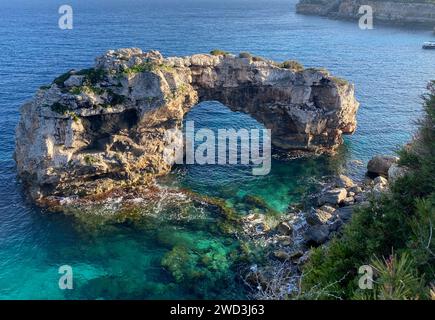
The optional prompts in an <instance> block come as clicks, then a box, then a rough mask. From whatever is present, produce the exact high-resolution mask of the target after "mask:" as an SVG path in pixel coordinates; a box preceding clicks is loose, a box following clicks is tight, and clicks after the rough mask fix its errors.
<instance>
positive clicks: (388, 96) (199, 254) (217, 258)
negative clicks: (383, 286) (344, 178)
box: [0, 0, 435, 299]
mask: <svg viewBox="0 0 435 320" xmlns="http://www.w3.org/2000/svg"><path fill="white" fill-rule="evenodd" d="M60 4H62V3H61V2H60V1H53V0H47V1H42V0H41V1H31V0H17V1H14V2H10V1H4V0H0V10H1V11H0V15H1V19H0V44H1V45H0V46H1V48H0V49H1V50H0V113H1V117H0V138H1V141H2V143H1V144H0V163H1V165H0V181H1V184H0V212H1V213H0V299H8V298H12V299H25V298H31V299H47V298H55V299H97V298H98V299H118V298H132V299H158V298H166V299H169V298H231V297H245V293H244V292H243V290H242V286H241V284H240V283H239V282H238V281H237V270H238V268H239V267H240V266H239V265H238V264H237V263H234V262H235V261H237V259H236V258H237V257H238V256H240V254H241V253H240V250H239V249H238V243H237V241H235V240H234V239H233V238H231V237H230V236H225V235H223V234H222V232H220V230H219V228H218V227H217V226H218V224H219V218H218V217H217V216H216V215H214V214H213V212H204V211H202V209H201V208H196V207H190V206H180V205H177V201H176V199H175V200H174V201H175V202H174V204H172V205H168V206H166V207H164V208H163V209H162V208H159V210H160V211H158V213H159V214H157V215H156V216H154V217H148V218H143V219H141V220H140V221H139V222H138V223H134V224H129V223H122V224H114V223H98V221H97V222H95V221H93V223H92V224H91V226H90V225H89V224H86V223H83V222H81V221H80V220H78V219H76V218H73V217H65V216H63V215H52V214H47V213H45V212H41V210H39V209H38V208H36V207H34V206H32V205H31V204H30V203H28V202H27V201H26V199H25V197H24V195H23V193H22V190H21V187H20V185H19V183H18V182H17V180H16V176H15V175H16V173H15V168H14V162H13V159H12V154H13V149H14V127H15V125H16V123H17V121H18V116H19V114H18V108H19V106H20V105H21V104H22V103H23V102H24V101H25V100H27V99H29V98H30V97H31V96H32V95H33V93H34V92H35V90H36V89H37V88H38V87H39V86H41V85H43V84H45V83H49V82H51V80H52V79H53V78H54V77H55V76H56V75H58V74H60V73H63V72H64V71H66V70H69V69H71V68H84V67H88V66H90V65H91V64H92V61H93V59H94V57H95V56H96V55H99V54H101V53H103V52H104V51H106V50H108V49H113V48H119V47H130V46H135V47H140V48H142V49H143V50H149V49H158V50H160V51H161V52H162V53H163V54H165V55H187V54H192V53H197V52H208V51H210V50H211V49H213V48H221V49H224V50H228V51H232V52H240V51H251V52H253V53H254V54H257V55H263V56H266V57H268V58H272V59H276V60H285V59H297V60H299V61H301V62H302V63H303V64H304V65H305V66H309V67H314V66H316V67H317V66H322V67H326V68H327V69H329V70H331V71H332V72H333V73H334V74H336V75H338V76H341V77H345V78H347V79H349V80H350V81H352V82H354V83H355V85H356V94H357V97H358V99H359V101H360V102H361V109H360V111H359V114H358V121H359V126H358V130H357V132H356V134H355V135H354V136H351V137H347V138H346V144H345V145H344V146H343V148H342V150H341V152H340V155H339V156H337V157H334V158H318V159H298V160H293V161H282V160H279V159H274V161H273V163H272V171H271V174H270V175H268V176H265V177H253V176H252V175H250V174H249V169H248V168H243V167H216V166H209V167H204V166H185V167H183V166H180V167H177V168H175V170H174V173H173V174H172V175H171V176H169V177H168V178H166V179H164V181H162V182H161V183H162V184H166V185H167V184H169V185H172V186H176V187H182V188H188V189H191V190H193V191H196V192H200V193H203V194H208V195H212V196H220V197H223V198H225V199H228V202H229V204H230V205H233V206H234V207H236V208H240V210H242V211H243V210H245V209H244V208H243V196H245V195H247V194H249V195H257V196H260V197H261V198H263V199H264V200H265V201H266V202H267V203H268V204H269V205H270V206H271V207H273V208H274V209H276V210H278V211H283V210H285V209H286V208H287V206H288V205H289V204H290V203H293V202H294V201H297V200H298V199H299V197H300V196H301V194H302V193H303V192H304V191H305V190H306V189H307V188H308V187H309V186H310V183H311V182H312V181H313V180H316V179H319V178H321V177H322V176H323V175H326V174H330V173H333V172H336V171H337V170H342V169H343V168H344V169H348V170H349V172H350V173H351V174H352V175H354V176H355V177H357V178H358V177H360V176H361V174H362V173H363V169H364V167H363V166H358V165H355V164H354V162H352V160H362V161H363V163H365V162H366V161H367V160H368V159H369V158H370V157H371V156H372V155H373V154H375V153H385V152H393V150H394V149H395V148H396V146H397V145H400V144H402V143H404V142H406V141H407V140H408V139H409V138H410V137H411V136H412V132H413V128H414V125H413V121H414V120H415V119H416V118H417V117H418V116H419V113H420V104H419V102H420V101H419V96H420V95H421V94H422V93H423V92H424V88H425V84H426V82H427V81H428V80H430V79H432V78H433V76H434V74H435V54H434V52H432V51H424V50H421V49H420V48H421V44H422V42H424V41H427V40H431V39H432V38H433V36H432V35H431V33H430V32H427V31H424V30H405V29H399V28H391V27H385V26H375V27H376V29H375V30H372V31H361V30H359V29H358V27H357V25H356V24H355V23H352V22H341V21H332V20H328V19H323V18H319V17H307V16H299V15H296V14H295V13H294V4H295V0H249V1H248V0H237V1H236V0H231V1H230V0H224V1H214V0H206V1H204V0H183V1H182V0H179V1H177V0H149V1H145V0H126V1H114V0H111V1H102V0H101V1H70V4H71V5H72V6H73V8H74V14H75V15H74V30H72V31H61V30H59V29H58V27H57V19H58V14H57V9H58V6H59V5H60ZM187 118H188V119H190V120H195V122H196V125H203V126H207V127H211V128H219V127H225V126H228V125H230V124H231V126H234V127H235V128H239V127H244V126H246V125H249V126H253V127H256V126H258V124H257V123H256V122H255V121H253V120H252V119H250V118H249V117H247V116H244V115H241V114H236V113H232V112H230V111H229V110H228V109H226V108H225V107H224V106H222V105H220V106H219V105H216V104H215V103H204V104H202V105H200V106H198V107H197V108H196V109H194V110H192V111H191V112H190V113H189V114H188V115H187ZM168 201H169V200H168ZM155 209H156V211H157V209H158V208H155ZM179 211H180V212H179ZM178 213H180V215H181V217H182V218H177V217H178V216H179V215H178ZM186 217H190V218H186ZM176 261H182V262H183V263H178V264H177V263H175V262H176ZM63 264H68V265H71V266H72V267H73V270H74V290H71V291H62V290H59V288H58V279H59V275H58V273H57V271H58V268H59V266H61V265H63ZM162 265H163V266H165V267H163V266H162Z"/></svg>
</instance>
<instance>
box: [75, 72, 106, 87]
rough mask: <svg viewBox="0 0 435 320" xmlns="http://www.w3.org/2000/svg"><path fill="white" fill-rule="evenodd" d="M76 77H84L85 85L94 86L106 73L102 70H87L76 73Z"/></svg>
mask: <svg viewBox="0 0 435 320" xmlns="http://www.w3.org/2000/svg"><path fill="white" fill-rule="evenodd" d="M75 74H76V75H78V76H85V81H84V82H85V84H87V85H89V86H94V85H96V84H97V83H98V82H100V81H102V80H103V79H104V76H105V75H106V72H105V71H104V70H103V69H96V68H89V69H83V70H80V71H77V72H76V73H75Z"/></svg>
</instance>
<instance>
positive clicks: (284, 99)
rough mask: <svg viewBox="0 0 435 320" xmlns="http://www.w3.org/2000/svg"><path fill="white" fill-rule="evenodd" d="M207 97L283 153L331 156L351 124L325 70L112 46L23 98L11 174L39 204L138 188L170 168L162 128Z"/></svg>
mask: <svg viewBox="0 0 435 320" xmlns="http://www.w3.org/2000/svg"><path fill="white" fill-rule="evenodd" d="M289 66H291V64H289ZM209 100H215V101H219V102H221V103H222V104H224V105H226V106H228V107H229V108H230V109H231V110H233V111H241V112H244V113H247V114H249V115H251V116H252V117H253V118H254V119H256V120H257V121H258V122H260V123H262V124H263V125H264V126H265V127H266V128H268V129H271V131H272V144H273V145H274V146H275V147H278V148H280V149H284V150H288V151H296V150H297V151H301V150H302V151H304V152H312V153H323V152H328V153H331V152H334V150H335V149H336V148H337V147H338V146H339V145H340V144H341V143H342V134H347V133H352V132H353V131H354V130H355V127H356V120H355V116H356V112H357V109H358V103H357V101H356V100H355V98H354V88H353V85H351V84H349V83H348V82H346V81H344V80H341V79H337V78H334V77H331V76H330V75H329V73H328V72H327V71H324V70H316V69H300V68H298V69H291V68H283V67H280V66H279V65H278V64H277V63H275V62H273V61H269V60H264V59H261V58H256V57H251V56H247V55H243V57H236V56H234V55H229V54H220V55H204V54H199V55H193V56H189V57H183V58H179V57H173V58H166V59H165V58H163V57H162V55H161V54H160V53H159V52H157V51H151V52H148V53H143V52H142V51H141V50H139V49H120V50H116V51H109V52H107V53H106V54H105V55H103V56H101V57H99V58H97V59H96V65H95V68H92V69H87V70H82V71H78V72H75V71H70V72H68V73H66V74H64V75H62V76H60V77H59V78H57V79H55V81H54V82H53V83H52V84H51V85H50V86H48V87H45V88H42V89H41V90H39V91H38V92H37V94H36V95H35V97H34V98H33V99H32V100H31V101H30V102H28V103H26V104H24V106H23V107H22V109H21V119H20V122H19V124H18V126H17V133H16V153H15V158H16V162H17V168H18V173H19V175H20V176H21V178H22V179H23V181H24V182H25V184H26V185H27V186H28V187H29V190H30V194H31V196H32V198H33V199H35V200H37V201H39V202H43V200H44V199H47V198H50V197H53V196H62V197H64V196H71V195H78V196H85V195H90V194H98V193H104V192H109V191H111V190H113V189H116V188H126V187H130V186H135V185H146V184H147V183H149V181H150V180H151V179H152V178H153V177H155V176H157V175H162V174H166V173H167V172H168V171H169V170H170V169H171V164H170V163H166V162H165V161H163V150H164V148H165V146H166V144H167V143H168V141H167V139H164V136H165V133H167V132H168V129H174V128H181V126H182V120H183V117H184V115H185V114H186V112H188V111H189V110H190V108H192V107H193V106H195V105H197V104H198V103H200V102H202V101H209ZM179 143H182V141H180V142H179Z"/></svg>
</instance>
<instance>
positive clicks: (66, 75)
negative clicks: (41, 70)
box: [53, 70, 74, 86]
mask: <svg viewBox="0 0 435 320" xmlns="http://www.w3.org/2000/svg"><path fill="white" fill-rule="evenodd" d="M73 71H74V70H70V71H68V72H65V73H64V74H61V75H60V76H59V77H57V78H56V79H54V80H53V83H55V84H57V85H58V86H63V83H64V82H65V81H66V80H68V78H69V77H70V76H71V75H72V72H73Z"/></svg>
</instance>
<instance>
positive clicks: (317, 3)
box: [296, 0, 435, 27]
mask: <svg viewBox="0 0 435 320" xmlns="http://www.w3.org/2000/svg"><path fill="white" fill-rule="evenodd" d="M363 5H369V6H371V7H372V8H373V17H374V20H375V22H376V21H380V22H385V23H393V24H420V25H427V26H430V27H434V26H435V3H428V2H427V1H420V2H408V3H407V2H400V1H383V0H300V1H299V3H298V4H297V6H296V12H297V13H302V14H312V15H320V16H328V17H332V18H338V19H352V20H355V19H359V18H360V17H361V14H359V13H358V10H359V8H360V7H361V6H363Z"/></svg>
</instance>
